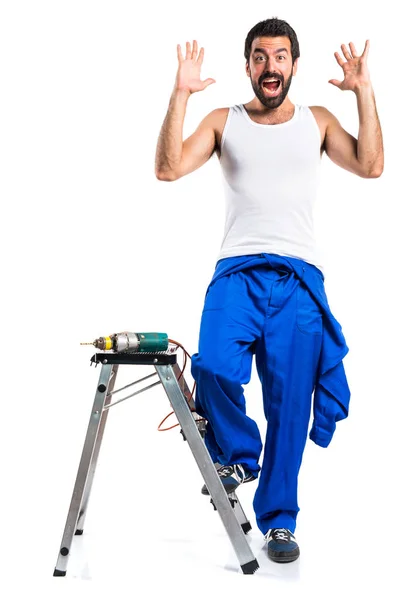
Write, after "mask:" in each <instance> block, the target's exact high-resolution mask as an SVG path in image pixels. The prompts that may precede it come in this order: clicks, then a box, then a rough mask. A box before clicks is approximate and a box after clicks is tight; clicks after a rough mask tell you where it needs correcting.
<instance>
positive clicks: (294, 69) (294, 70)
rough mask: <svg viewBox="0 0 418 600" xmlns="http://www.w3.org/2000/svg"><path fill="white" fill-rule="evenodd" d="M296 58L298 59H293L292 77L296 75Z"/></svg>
mask: <svg viewBox="0 0 418 600" xmlns="http://www.w3.org/2000/svg"><path fill="white" fill-rule="evenodd" d="M298 60H299V58H297V59H296V60H295V62H294V63H293V68H292V77H293V76H294V75H296V73H297V70H298V64H299V63H298Z"/></svg>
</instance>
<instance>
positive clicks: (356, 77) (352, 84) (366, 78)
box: [328, 40, 371, 92]
mask: <svg viewBox="0 0 418 600" xmlns="http://www.w3.org/2000/svg"><path fill="white" fill-rule="evenodd" d="M349 46H350V51H351V54H350V52H349V51H348V50H347V47H346V45H345V44H342V45H341V49H342V51H343V54H344V56H345V58H346V59H347V61H346V62H344V61H343V59H342V58H341V56H340V55H339V54H338V52H334V56H335V58H336V60H337V63H338V64H339V65H340V67H341V68H342V70H343V72H344V80H343V81H338V80H337V79H330V80H329V82H328V83H332V85H335V86H336V87H338V88H340V90H351V91H353V92H355V91H356V90H357V89H358V88H360V87H364V86H367V85H371V82H370V73H369V69H368V67H367V56H368V54H369V47H370V41H369V40H366V45H365V47H364V51H363V54H362V55H361V56H359V55H358V53H357V50H356V49H355V47H354V44H353V43H352V42H350V43H349Z"/></svg>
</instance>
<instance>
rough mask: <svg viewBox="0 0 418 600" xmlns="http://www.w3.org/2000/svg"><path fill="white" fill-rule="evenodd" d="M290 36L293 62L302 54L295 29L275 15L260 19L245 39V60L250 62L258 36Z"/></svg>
mask: <svg viewBox="0 0 418 600" xmlns="http://www.w3.org/2000/svg"><path fill="white" fill-rule="evenodd" d="M261 36H264V37H279V36H280V37H284V36H286V37H288V38H289V40H290V47H291V51H292V64H293V63H294V62H295V60H296V59H297V58H299V56H300V52H299V42H298V38H297V35H296V33H295V31H294V30H293V29H292V28H291V27H290V25H289V23H287V22H286V21H282V20H281V19H277V18H276V17H273V18H272V19H266V20H265V21H260V22H259V23H257V25H254V27H253V28H252V29H250V31H249V32H248V34H247V38H246V40H245V49H244V56H245V60H246V61H247V62H248V63H249V62H250V54H251V44H252V43H253V41H254V39H255V38H257V37H261Z"/></svg>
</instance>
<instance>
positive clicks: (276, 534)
mask: <svg viewBox="0 0 418 600" xmlns="http://www.w3.org/2000/svg"><path fill="white" fill-rule="evenodd" d="M269 536H271V538H272V539H273V540H275V541H278V540H282V541H284V542H290V540H291V537H290V533H289V531H287V529H275V530H273V529H269V530H268V532H267V533H266V536H265V538H266V540H267V539H268V538H269Z"/></svg>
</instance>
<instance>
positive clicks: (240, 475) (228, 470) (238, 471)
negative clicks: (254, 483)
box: [218, 465, 245, 481]
mask: <svg viewBox="0 0 418 600" xmlns="http://www.w3.org/2000/svg"><path fill="white" fill-rule="evenodd" d="M218 473H219V475H220V477H222V476H223V477H228V476H229V475H232V473H235V475H236V476H237V479H238V481H244V479H245V471H244V469H243V468H242V467H241V465H231V466H222V467H220V468H219V469H218Z"/></svg>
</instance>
